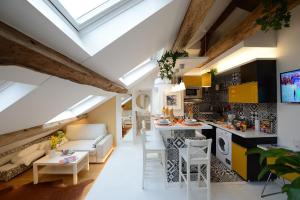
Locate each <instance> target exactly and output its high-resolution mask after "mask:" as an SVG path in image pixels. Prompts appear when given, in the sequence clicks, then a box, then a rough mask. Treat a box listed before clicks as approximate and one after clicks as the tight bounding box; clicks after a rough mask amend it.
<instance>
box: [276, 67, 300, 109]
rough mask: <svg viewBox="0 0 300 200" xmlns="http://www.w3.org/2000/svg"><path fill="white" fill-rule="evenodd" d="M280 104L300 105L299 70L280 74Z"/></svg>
mask: <svg viewBox="0 0 300 200" xmlns="http://www.w3.org/2000/svg"><path fill="white" fill-rule="evenodd" d="M280 87H281V102H282V103H300V69H299V70H295V71H290V72H284V73H281V74H280Z"/></svg>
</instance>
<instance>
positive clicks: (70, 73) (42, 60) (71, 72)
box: [0, 22, 127, 93]
mask: <svg viewBox="0 0 300 200" xmlns="http://www.w3.org/2000/svg"><path fill="white" fill-rule="evenodd" d="M0 44H1V45H0V65H18V66H21V67H25V68H28V69H32V70H35V71H38V72H42V73H45V74H49V75H52V76H57V77H59V78H63V79H67V80H70V81H73V82H76V83H80V84H85V85H91V86H94V87H97V88H100V89H103V90H106V91H110V92H117V93H126V92H127V89H125V88H124V87H122V86H120V85H118V84H116V83H114V82H112V81H110V80H108V79H107V78H105V77H103V76H101V75H99V74H97V73H96V72H94V71H92V70H90V69H88V68H87V67H84V66H83V65H81V64H79V63H77V62H75V61H73V60H72V59H70V58H68V57H67V56H64V55H63V54H61V53H58V52H57V51H55V50H53V49H51V48H49V47H46V46H45V45H43V44H41V43H39V42H38V41H36V40H34V39H32V38H30V37H28V36H26V35H25V34H23V33H21V32H19V31H17V30H16V29H14V28H12V27H10V26H8V25H6V24H4V23H2V22H0Z"/></svg>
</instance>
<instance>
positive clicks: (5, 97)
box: [0, 80, 37, 112]
mask: <svg viewBox="0 0 300 200" xmlns="http://www.w3.org/2000/svg"><path fill="white" fill-rule="evenodd" d="M36 87H37V86H35V85H30V84H25V83H18V82H12V81H4V80H0V112H2V111H4V110H5V109H7V108H8V107H10V106H11V105H13V104H14V103H16V102H17V101H19V100H20V99H22V98H23V97H25V96H26V95H27V94H29V93H30V92H31V91H32V90H34V89H35V88H36Z"/></svg>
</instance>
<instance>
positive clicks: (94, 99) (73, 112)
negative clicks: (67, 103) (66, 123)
mask: <svg viewBox="0 0 300 200" xmlns="http://www.w3.org/2000/svg"><path fill="white" fill-rule="evenodd" d="M105 98H106V97H104V96H93V95H90V96H87V97H86V98H84V99H82V100H81V101H79V102H77V103H76V104H74V105H73V106H71V107H70V108H68V109H67V110H66V111H64V112H62V113H60V114H59V115H57V116H56V117H54V118H53V119H51V120H49V121H48V122H46V124H49V123H53V122H57V121H61V120H65V119H70V118H74V117H76V116H78V115H80V114H83V113H84V112H86V111H88V110H89V109H91V108H92V107H94V106H96V105H97V104H99V103H100V102H102V101H103V100H104V99H105Z"/></svg>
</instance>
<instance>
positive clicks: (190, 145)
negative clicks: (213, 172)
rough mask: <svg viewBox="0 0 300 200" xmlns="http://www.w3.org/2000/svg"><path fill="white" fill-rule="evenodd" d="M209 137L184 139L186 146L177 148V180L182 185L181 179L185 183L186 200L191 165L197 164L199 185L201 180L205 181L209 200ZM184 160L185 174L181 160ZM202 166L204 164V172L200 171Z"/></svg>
mask: <svg viewBox="0 0 300 200" xmlns="http://www.w3.org/2000/svg"><path fill="white" fill-rule="evenodd" d="M211 142H212V140H211V139H208V140H190V139H186V140H185V144H186V145H187V148H181V149H179V182H180V186H182V180H183V181H184V182H185V183H186V185H187V200H189V199H190V186H191V171H190V170H191V165H197V169H198V172H197V175H198V183H199V187H200V184H201V180H202V181H203V183H205V187H202V186H201V187H200V188H202V189H206V191H207V200H210V158H211ZM183 160H184V161H185V162H186V174H184V173H183V172H182V161H183ZM202 166H206V169H205V173H204V174H203V173H202V172H201V168H202Z"/></svg>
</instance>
